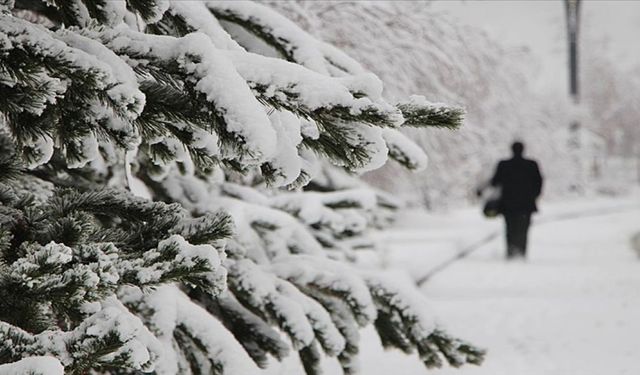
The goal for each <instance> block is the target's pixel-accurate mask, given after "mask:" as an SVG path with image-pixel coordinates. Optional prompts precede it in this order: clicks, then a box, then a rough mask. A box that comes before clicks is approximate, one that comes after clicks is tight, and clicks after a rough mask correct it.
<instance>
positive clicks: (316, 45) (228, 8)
mask: <svg viewBox="0 0 640 375" xmlns="http://www.w3.org/2000/svg"><path fill="white" fill-rule="evenodd" d="M206 4H207V6H208V7H209V9H210V10H211V12H213V14H214V15H215V16H216V17H217V18H219V19H221V20H224V21H228V22H233V23H235V24H238V25H240V26H242V27H244V28H246V29H248V30H249V31H251V32H252V33H254V34H255V35H257V36H258V37H260V38H261V39H263V40H264V41H265V42H267V43H268V44H270V45H271V46H272V47H274V48H275V49H276V50H277V51H278V52H279V53H280V54H281V55H282V56H283V57H284V58H285V59H286V60H288V61H291V62H295V63H297V64H300V65H302V66H304V67H306V68H308V69H311V70H313V71H316V72H318V73H320V74H324V75H333V76H343V75H347V74H349V75H352V74H361V73H364V72H365V71H364V69H363V68H362V67H361V66H360V64H358V62H356V61H355V60H353V59H352V58H350V57H349V56H347V55H346V54H345V53H343V52H342V51H340V50H338V49H337V48H335V47H333V46H332V45H330V44H327V43H324V42H322V41H319V40H318V39H316V38H314V37H312V36H311V35H309V34H308V33H307V32H306V31H304V30H302V29H301V28H300V27H298V26H297V25H296V24H295V23H293V22H291V21H290V20H289V19H287V18H286V17H283V16H282V15H280V14H279V13H277V12H275V11H273V10H272V9H270V8H269V7H266V6H264V5H261V4H259V3H256V2H248V1H245V2H240V1H207V2H206Z"/></svg>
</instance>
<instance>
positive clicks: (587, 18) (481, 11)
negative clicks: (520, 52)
mask: <svg viewBox="0 0 640 375" xmlns="http://www.w3.org/2000/svg"><path fill="white" fill-rule="evenodd" d="M582 4H583V6H582V12H581V18H582V19H581V32H582V33H583V35H584V36H586V35H590V37H589V38H583V40H587V39H600V40H608V48H607V49H608V52H607V53H610V54H611V55H612V56H614V57H615V58H616V60H617V61H618V62H619V63H620V64H623V65H624V66H630V65H637V64H640V1H639V0H626V1H624V0H583V1H582ZM432 6H433V7H434V8H435V9H438V10H444V11H447V12H448V13H450V14H452V15H454V16H455V17H459V18H460V19H461V20H462V21H463V22H467V23H469V24H472V25H475V26H480V27H482V28H484V29H485V30H487V32H489V33H490V34H491V35H493V36H495V37H496V38H499V39H501V40H502V41H504V42H505V43H507V44H511V45H526V46H528V47H529V48H530V49H531V51H532V52H533V53H534V54H536V55H538V56H539V57H540V59H541V67H540V86H541V87H548V86H552V87H554V88H558V89H561V86H562V87H566V80H567V78H566V77H567V73H566V70H567V67H566V59H567V56H566V43H567V42H566V35H565V14H564V4H563V1H562V0H502V1H499V0H466V1H465V0H435V1H434V2H433V4H432ZM589 47H590V46H589V45H588V44H585V43H583V44H582V45H581V48H583V49H586V48H589ZM591 47H592V48H598V49H601V50H604V49H603V47H602V45H599V46H596V47H593V46H591Z"/></svg>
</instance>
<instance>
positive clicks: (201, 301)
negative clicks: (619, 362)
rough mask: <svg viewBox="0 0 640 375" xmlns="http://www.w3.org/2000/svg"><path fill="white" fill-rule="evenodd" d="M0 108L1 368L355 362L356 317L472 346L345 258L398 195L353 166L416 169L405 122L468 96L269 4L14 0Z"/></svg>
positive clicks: (418, 158)
mask: <svg viewBox="0 0 640 375" xmlns="http://www.w3.org/2000/svg"><path fill="white" fill-rule="evenodd" d="M0 112H1V114H2V116H0V258H1V259H0V374H23V373H24V374H47V375H49V374H62V373H67V374H85V373H110V374H135V373H140V372H152V373H157V374H250V373H254V372H255V369H256V367H255V365H257V367H260V368H263V367H266V366H267V365H268V364H269V361H270V359H269V358H275V359H276V360H281V359H283V358H284V357H286V356H288V355H292V354H297V355H298V356H299V358H300V360H301V362H302V364H303V366H304V369H305V371H306V373H307V374H317V373H320V370H321V365H320V364H321V360H322V358H323V356H330V357H337V359H338V360H339V361H340V364H341V365H342V368H343V370H344V373H346V374H351V373H355V372H356V371H357V363H356V359H357V354H358V348H359V344H360V342H359V339H358V330H359V328H360V327H363V326H366V325H368V324H373V325H374V326H375V328H376V330H377V332H378V333H379V336H380V339H381V341H382V343H383V344H384V346H385V347H390V348H398V349H400V350H402V351H404V352H407V353H412V352H417V353H418V355H419V357H420V359H421V361H423V362H424V364H425V365H426V366H427V367H434V366H441V365H443V364H444V363H445V362H446V363H449V364H450V365H452V366H460V365H462V364H465V363H473V364H479V363H480V362H481V361H482V358H483V355H484V353H483V352H482V351H481V350H479V349H477V348H475V347H474V346H472V345H469V344H467V343H465V342H463V341H461V340H458V339H456V338H453V337H451V336H449V335H448V334H446V333H445V332H444V331H443V330H442V329H441V328H440V327H439V326H438V325H437V324H435V323H434V317H433V316H431V314H430V313H429V312H428V311H427V310H425V309H424V308H423V303H424V302H423V299H422V296H421V295H420V293H419V292H417V291H416V290H408V289H407V288H406V287H405V286H400V285H396V284H395V283H394V282H393V280H387V279H385V278H383V277H381V276H380V275H378V274H377V273H376V272H372V271H364V270H361V269H359V268H358V267H357V265H355V264H354V263H353V262H352V260H353V259H355V257H356V253H357V251H358V249H360V248H366V247H371V246H373V243H372V240H371V237H370V234H371V232H372V231H373V230H375V229H377V228H380V227H382V226H384V225H385V224H387V222H388V217H389V212H390V211H392V210H393V209H394V208H395V203H394V200H393V199H391V198H389V197H388V196H386V195H385V194H384V193H381V192H376V191H374V190H372V189H369V188H368V187H367V186H366V185H364V184H362V183H361V182H359V181H357V180H356V179H355V178H354V177H353V175H354V174H357V173H361V172H364V171H368V170H372V169H375V168H377V167H379V166H381V165H382V164H384V163H385V162H386V160H387V159H388V158H391V159H394V160H396V161H398V162H399V163H400V164H401V165H403V166H404V167H406V168H409V169H419V168H423V167H424V165H425V163H426V155H425V154H424V153H423V151H422V150H421V149H420V148H419V147H417V146H416V145H415V144H414V143H413V142H411V140H410V139H408V138H407V137H406V136H404V135H403V133H401V132H400V129H401V128H402V127H403V126H410V127H415V128H421V127H430V126H434V127H447V128H455V127H457V126H458V125H459V124H460V122H461V119H462V111H461V110H460V109H458V108H452V107H448V106H445V105H441V104H432V103H430V102H428V101H427V100H426V99H425V98H423V97H419V96H416V97H412V98H410V99H408V100H406V101H404V102H402V103H395V104H392V103H388V102H387V101H385V100H384V98H383V96H382V84H381V82H380V80H379V79H378V78H377V77H375V76H374V75H373V74H371V73H369V72H367V71H366V70H365V69H363V68H362V67H361V66H360V65H359V64H358V63H357V62H355V61H354V60H352V59H351V58H349V57H348V56H346V55H345V54H343V53H342V52H340V51H339V50H338V49H336V48H335V47H333V46H331V45H328V44H325V43H323V42H321V41H319V40H316V39H314V38H313V37H311V36H310V35H309V34H307V33H306V32H304V31H303V30H301V29H300V28H298V27H297V26H296V25H295V24H293V23H292V22H291V21H290V20H288V19H286V18H284V17H282V16H280V15H279V14H277V13H275V12H273V11H272V10H270V9H269V8H268V7H265V6H263V5H260V4H257V3H253V2H219V1H198V2H195V1H194V2H191V1H189V2H187V1H164V0H127V1H111V0H47V1H38V0H16V1H5V2H4V4H3V5H0ZM296 352H297V353H296ZM254 364H255V365H254Z"/></svg>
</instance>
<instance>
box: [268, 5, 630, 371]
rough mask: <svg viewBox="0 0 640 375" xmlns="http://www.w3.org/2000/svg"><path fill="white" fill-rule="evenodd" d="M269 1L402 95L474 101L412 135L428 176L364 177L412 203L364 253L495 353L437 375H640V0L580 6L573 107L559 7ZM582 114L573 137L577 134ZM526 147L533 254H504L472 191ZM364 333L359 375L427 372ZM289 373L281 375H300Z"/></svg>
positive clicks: (390, 172)
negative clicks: (512, 148)
mask: <svg viewBox="0 0 640 375" xmlns="http://www.w3.org/2000/svg"><path fill="white" fill-rule="evenodd" d="M274 6H276V7H277V8H279V9H280V11H282V12H284V13H286V14H288V15H289V16H290V17H291V18H292V19H294V20H296V21H297V22H299V23H300V24H302V25H303V26H304V27H305V28H306V29H308V30H310V31H311V32H312V33H313V34H315V35H318V36H320V37H321V38H323V39H325V40H327V41H330V42H332V43H333V44H336V45H338V46H339V47H341V48H342V49H344V50H345V51H347V52H348V53H349V54H351V55H352V56H355V57H356V58H357V59H358V60H359V61H361V62H363V63H364V64H365V65H366V67H367V68H369V69H371V70H372V71H374V72H376V73H377V74H378V75H379V76H380V77H381V78H382V79H383V81H384V83H385V92H386V93H387V94H388V95H390V96H391V97H396V96H402V95H405V94H407V93H410V92H427V93H437V95H436V96H437V97H439V98H442V99H443V100H445V99H446V100H447V101H448V102H453V103H459V104H462V105H464V106H465V107H466V109H467V111H468V113H467V117H466V122H465V126H464V128H463V129H461V130H460V131H458V132H456V133H455V134H451V133H448V134H442V133H441V132H438V131H435V132H431V133H427V134H424V133H420V134H418V133H415V134H414V136H415V138H414V139H417V140H418V141H419V142H420V143H421V144H422V145H424V146H425V148H426V149H427V152H428V154H429V157H430V165H429V167H428V168H427V170H426V171H425V172H423V173H421V174H418V175H416V174H410V173H405V172H404V171H400V170H399V169H398V168H395V167H394V166H390V167H384V168H382V169H381V170H378V171H374V172H372V173H370V174H368V175H366V179H367V181H368V182H369V183H371V184H373V185H375V186H378V187H380V188H383V189H386V190H390V191H392V192H394V193H397V194H398V195H400V196H402V197H403V198H405V199H406V201H407V202H409V204H408V205H409V206H411V207H414V209H411V210H409V211H404V212H403V213H401V214H400V217H399V219H398V221H397V223H396V225H395V228H394V229H393V230H391V231H389V232H387V233H385V234H383V235H381V238H380V240H381V242H382V244H383V246H382V248H383V250H382V252H381V253H380V254H378V255H376V256H374V257H373V259H374V260H372V258H371V257H367V256H366V255H364V256H363V257H362V258H363V260H362V262H363V263H367V262H370V263H375V262H378V263H379V264H382V265H383V266H384V267H385V269H386V270H387V272H389V273H390V274H392V275H393V276H394V277H396V278H397V279H401V280H404V281H405V282H407V283H414V282H416V281H417V280H421V279H424V280H423V281H424V282H423V283H422V285H421V291H422V292H423V293H424V295H426V296H427V297H428V298H429V299H430V300H431V301H432V305H433V308H434V310H435V311H436V312H437V313H438V316H439V317H440V319H441V320H442V321H443V323H444V324H445V325H446V326H448V327H449V328H450V329H451V330H452V332H455V333H456V334H458V335H462V336H463V337H466V338H469V339H471V340H472V341H473V342H475V343H477V344H478V345H480V346H482V347H485V348H487V349H488V357H487V360H486V362H485V363H484V364H483V366H480V367H475V366H471V367H464V368H462V369H442V370H435V371H433V372H432V373H434V374H457V373H460V374H494V375H507V374H520V375H526V374H550V375H567V374H568V375H571V374H583V375H599V374H604V373H606V374H616V375H622V374H637V373H638V371H640V357H638V353H637V350H636V349H635V347H636V346H637V345H636V341H637V336H638V334H639V333H640V323H639V322H638V319H637V317H638V316H640V315H639V314H640V293H639V292H638V290H640V289H638V286H639V285H640V276H639V275H640V272H639V271H640V257H639V253H638V252H637V251H638V250H637V249H636V250H634V247H637V246H638V245H637V243H636V242H637V241H638V239H637V236H638V233H639V232H640V193H639V190H638V184H639V182H640V121H639V119H640V49H638V48H637V35H640V3H639V2H633V1H586V2H584V4H583V9H582V13H581V17H582V20H581V21H582V24H581V27H582V29H581V40H580V43H581V44H580V53H581V61H580V63H581V70H580V79H581V90H582V95H581V99H582V105H581V106H580V107H578V108H574V107H572V105H571V103H570V101H569V99H568V94H567V91H568V88H567V81H568V78H567V66H566V65H567V64H566V61H567V55H566V53H567V48H566V34H565V23H564V22H565V15H564V7H563V4H562V2H561V1H433V2H430V3H425V2H393V3H390V2H274ZM576 116H577V118H579V119H580V121H581V123H582V125H583V126H582V128H581V130H580V132H579V134H577V135H576V134H575V133H572V132H571V131H570V130H569V128H568V124H569V121H570V119H571V118H572V117H576ZM572 137H574V138H573V139H575V137H577V138H578V139H579V146H578V147H573V145H572ZM513 139H522V140H524V142H525V143H526V145H527V151H526V153H527V154H528V155H529V156H530V157H532V158H535V159H537V160H539V162H540V164H541V167H542V170H543V174H544V176H545V178H546V179H545V188H544V193H543V197H542V199H541V202H540V206H541V213H540V214H539V215H537V216H536V217H535V219H534V224H533V227H532V233H531V237H530V246H531V248H530V257H529V259H528V260H527V261H526V262H522V263H506V262H504V260H503V253H504V245H503V238H502V232H501V231H502V225H503V224H502V221H501V220H486V219H484V218H483V217H482V216H481V214H480V212H479V208H478V205H479V202H478V201H476V200H475V197H474V196H473V191H474V188H475V187H476V186H477V185H480V184H481V183H482V182H484V179H486V178H488V177H489V176H490V174H491V173H492V172H493V170H492V168H493V165H494V163H495V162H496V161H497V160H498V159H500V158H504V157H507V156H508V154H509V150H508V146H509V144H510V142H511V141H512V140H513ZM415 207H423V208H428V209H429V212H427V211H425V210H423V209H415ZM634 243H635V245H634ZM467 252H468V253H469V255H468V256H466V257H464V258H462V259H460V260H457V261H454V260H453V259H455V258H456V257H457V256H458V255H459V254H460V253H465V254H466V253H467ZM427 277H428V278H427ZM364 339H365V340H367V341H366V342H367V344H366V345H367V346H366V348H365V353H364V354H363V361H362V364H363V370H364V372H363V373H366V374H388V373H402V374H422V373H424V369H423V367H422V365H421V363H420V362H419V361H418V360H417V359H416V358H411V357H407V356H405V355H402V354H400V353H395V352H383V351H382V349H381V347H380V345H379V343H378V341H377V340H378V339H377V337H375V335H374V334H373V332H369V331H368V332H366V333H365V334H364ZM288 365H289V367H288V366H287V365H285V366H284V368H283V369H281V371H282V372H278V373H288V372H290V371H292V369H296V365H295V364H292V363H290V364H288ZM331 366H332V365H331V363H329V364H327V367H328V368H329V369H333V370H335V367H331Z"/></svg>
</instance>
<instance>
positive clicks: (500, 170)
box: [491, 142, 542, 258]
mask: <svg viewBox="0 0 640 375" xmlns="http://www.w3.org/2000/svg"><path fill="white" fill-rule="evenodd" d="M511 150H512V151H513V157H512V158H511V159H508V160H502V161H500V163H498V166H497V168H496V172H495V174H494V175H493V178H492V179H491V185H492V186H495V187H499V188H500V189H501V194H500V200H499V204H498V210H499V212H500V213H501V214H502V215H503V216H504V220H505V223H506V232H507V258H513V257H518V256H520V257H525V256H526V253H527V234H528V232H529V224H530V223H531V214H532V213H534V212H536V211H537V210H538V207H537V206H536V198H538V196H539V195H540V192H541V191H542V175H541V174H540V170H539V169H538V164H537V163H536V162H535V161H533V160H529V159H525V158H524V157H523V156H522V154H523V151H524V145H523V144H522V143H521V142H514V143H513V144H512V145H511Z"/></svg>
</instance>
